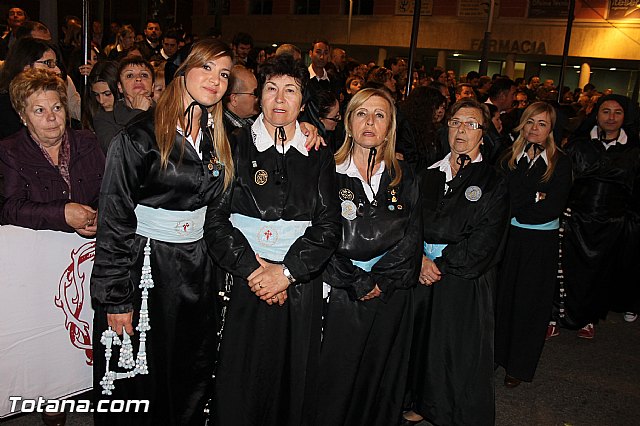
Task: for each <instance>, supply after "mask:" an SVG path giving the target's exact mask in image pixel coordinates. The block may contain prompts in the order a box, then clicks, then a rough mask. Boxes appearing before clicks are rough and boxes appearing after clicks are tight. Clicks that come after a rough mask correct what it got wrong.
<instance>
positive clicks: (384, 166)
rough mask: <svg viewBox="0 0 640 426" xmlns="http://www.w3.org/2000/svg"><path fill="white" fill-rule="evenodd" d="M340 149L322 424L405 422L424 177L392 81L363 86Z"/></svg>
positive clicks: (321, 389) (322, 382) (318, 421)
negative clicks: (403, 129) (401, 137)
mask: <svg viewBox="0 0 640 426" xmlns="http://www.w3.org/2000/svg"><path fill="white" fill-rule="evenodd" d="M346 114H347V115H346V120H345V126H346V131H347V136H346V138H345V142H344V144H343V145H342V147H341V148H340V149H339V150H338V152H337V153H336V155H335V159H336V172H337V173H336V179H337V183H338V185H337V187H336V189H335V191H334V193H333V195H332V196H333V198H334V199H336V200H337V201H338V202H340V203H341V205H342V217H341V221H342V240H341V242H340V244H339V246H338V249H337V250H336V252H335V253H334V254H333V256H332V257H331V260H330V262H329V264H328V266H327V269H326V270H325V272H324V274H323V280H324V282H325V288H326V291H328V293H329V296H328V298H329V304H328V307H327V310H326V312H325V323H324V329H323V341H322V352H321V358H320V369H321V371H322V374H321V379H320V387H319V392H318V397H317V402H318V408H317V413H316V419H315V422H314V423H313V424H316V425H318V426H334V425H335V426H338V425H340V426H342V425H379V426H387V425H393V424H396V423H397V421H398V419H399V416H400V414H401V412H402V400H403V396H404V388H405V384H406V380H407V370H408V364H409V347H410V342H411V332H412V322H413V308H412V301H413V297H412V295H413V293H412V292H411V290H410V289H411V287H414V286H415V284H416V282H417V278H418V270H419V266H420V246H421V245H420V242H421V240H422V228H421V226H420V223H421V221H420V214H421V210H420V205H419V195H418V193H419V191H418V184H417V181H416V180H415V177H414V175H413V173H412V171H411V169H410V167H408V165H407V164H406V163H404V162H399V161H398V160H396V156H395V142H396V134H395V128H396V113H395V107H394V105H393V99H391V96H390V95H389V94H388V93H387V91H386V90H384V89H370V88H367V89H362V90H361V91H359V92H358V93H356V94H355V95H354V97H353V99H352V100H351V102H350V103H349V105H348V107H347V110H346Z"/></svg>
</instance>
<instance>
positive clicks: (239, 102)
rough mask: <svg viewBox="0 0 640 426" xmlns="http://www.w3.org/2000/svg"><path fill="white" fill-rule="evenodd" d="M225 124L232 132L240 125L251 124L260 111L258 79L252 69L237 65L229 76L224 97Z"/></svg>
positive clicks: (228, 130) (229, 131)
mask: <svg viewBox="0 0 640 426" xmlns="http://www.w3.org/2000/svg"><path fill="white" fill-rule="evenodd" d="M223 103H224V125H225V128H226V129H227V133H228V134H231V132H233V130H235V129H236V128H238V127H244V126H250V125H252V124H253V122H254V121H255V120H254V119H255V117H256V116H257V115H258V113H259V112H260V108H259V106H258V80H257V79H256V76H255V75H254V74H253V72H251V70H250V69H248V68H246V67H244V66H243V65H235V66H234V67H233V69H232V70H231V76H230V78H229V90H227V93H226V94H225V96H224V98H223Z"/></svg>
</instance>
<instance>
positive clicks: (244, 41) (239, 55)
mask: <svg viewBox="0 0 640 426" xmlns="http://www.w3.org/2000/svg"><path fill="white" fill-rule="evenodd" d="M231 48H232V49H233V63H234V64H235V65H245V66H249V67H251V64H247V58H248V57H249V52H251V49H253V37H251V35H250V34H247V33H237V34H236V35H235V36H233V41H231Z"/></svg>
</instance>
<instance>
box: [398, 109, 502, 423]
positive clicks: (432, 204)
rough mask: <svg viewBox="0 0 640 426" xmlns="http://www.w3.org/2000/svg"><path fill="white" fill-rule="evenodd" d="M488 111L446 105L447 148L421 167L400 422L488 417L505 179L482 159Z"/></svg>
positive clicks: (475, 420) (491, 416)
mask: <svg viewBox="0 0 640 426" xmlns="http://www.w3.org/2000/svg"><path fill="white" fill-rule="evenodd" d="M489 120H490V118H489V110H488V109H487V107H486V106H485V105H483V104H480V103H478V102H477V101H475V100H472V99H464V100H461V101H459V102H457V103H456V104H454V105H453V106H452V108H451V118H450V119H449V121H448V122H447V125H448V127H449V146H450V148H451V153H450V154H448V155H447V156H446V157H445V158H444V159H442V160H441V161H438V162H437V163H435V164H433V165H432V166H431V167H429V168H428V169H426V170H424V171H422V173H421V181H420V192H421V195H422V221H423V239H424V254H425V255H424V256H423V257H422V268H421V270H420V278H419V281H420V284H422V285H419V286H417V287H416V288H415V299H416V303H415V312H416V314H415V322H414V332H413V343H412V347H411V361H410V364H409V366H410V368H409V376H410V377H409V399H410V402H411V403H412V405H413V406H412V411H409V412H407V413H405V414H404V419H405V420H404V424H406V425H409V424H417V423H419V422H420V421H422V419H423V418H424V419H427V420H428V421H430V422H431V423H433V424H436V425H475V426H480V425H492V424H493V423H494V413H495V410H494V383H493V382H494V380H493V377H494V374H493V371H494V370H493V332H494V313H493V300H494V287H495V283H496V276H497V268H496V264H497V262H498V260H499V258H500V254H501V251H502V250H501V246H502V241H503V239H504V234H505V230H506V227H507V223H508V217H509V200H508V197H507V186H506V182H505V180H504V178H503V177H502V176H501V175H500V174H499V173H498V171H497V170H496V169H494V168H493V167H492V166H491V165H490V164H488V163H486V162H485V161H483V159H482V155H481V154H480V144H481V142H482V135H483V133H484V131H486V129H487V128H488V126H489V123H490V121H489Z"/></svg>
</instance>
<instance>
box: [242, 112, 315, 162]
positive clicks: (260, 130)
mask: <svg viewBox="0 0 640 426" xmlns="http://www.w3.org/2000/svg"><path fill="white" fill-rule="evenodd" d="M263 119H264V114H262V113H261V114H260V115H259V116H258V118H256V121H255V122H254V123H253V124H252V125H251V136H252V137H253V143H254V144H255V146H256V148H257V149H258V151H259V152H264V151H266V150H267V149H269V148H271V147H272V146H274V145H275V143H274V141H273V135H270V134H269V132H268V131H267V128H266V127H265V125H264V122H263ZM306 142H307V137H306V136H305V135H304V133H302V130H300V124H299V123H298V121H296V131H295V134H294V136H293V139H290V140H288V141H287V142H286V143H285V145H284V152H285V153H286V152H287V151H289V148H290V147H294V148H295V149H296V150H297V151H298V152H300V154H302V155H304V156H305V157H308V156H309V152H308V151H307V148H306V147H305V146H304V145H305V143H306ZM279 149H280V148H279V146H277V147H276V150H279ZM278 152H280V151H278Z"/></svg>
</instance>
